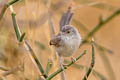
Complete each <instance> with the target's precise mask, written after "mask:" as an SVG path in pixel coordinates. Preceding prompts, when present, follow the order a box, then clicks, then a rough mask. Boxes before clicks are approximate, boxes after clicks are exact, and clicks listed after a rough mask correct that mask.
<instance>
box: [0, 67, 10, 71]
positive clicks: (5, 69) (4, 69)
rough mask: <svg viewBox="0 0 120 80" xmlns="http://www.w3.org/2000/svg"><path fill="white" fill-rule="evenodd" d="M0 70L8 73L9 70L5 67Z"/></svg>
mask: <svg viewBox="0 0 120 80" xmlns="http://www.w3.org/2000/svg"><path fill="white" fill-rule="evenodd" d="M0 70H3V71H8V70H9V69H7V68H6V67H3V66H0Z"/></svg>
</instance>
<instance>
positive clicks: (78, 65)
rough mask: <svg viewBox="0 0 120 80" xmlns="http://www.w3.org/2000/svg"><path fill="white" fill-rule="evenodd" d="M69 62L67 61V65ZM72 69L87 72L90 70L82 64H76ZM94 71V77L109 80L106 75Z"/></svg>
mask: <svg viewBox="0 0 120 80" xmlns="http://www.w3.org/2000/svg"><path fill="white" fill-rule="evenodd" d="M69 62H70V61H68V60H65V63H69ZM72 67H74V68H76V69H85V68H86V69H87V71H88V69H89V67H87V66H83V65H80V64H76V63H74V64H73V66H72ZM92 71H93V75H95V76H98V77H99V78H100V80H107V79H106V77H105V76H104V75H102V74H101V73H99V72H97V71H96V70H94V69H93V70H92Z"/></svg>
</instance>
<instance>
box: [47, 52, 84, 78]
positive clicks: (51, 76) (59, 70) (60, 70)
mask: <svg viewBox="0 0 120 80" xmlns="http://www.w3.org/2000/svg"><path fill="white" fill-rule="evenodd" d="M85 54H86V50H84V51H83V52H82V53H81V54H80V55H79V56H78V57H77V58H76V61H77V60H79V59H80V58H81V57H82V56H83V55H85ZM74 63H75V62H73V61H71V62H70V63H68V64H67V65H66V66H63V68H64V69H67V68H68V67H70V66H71V65H72V64H74ZM62 71H63V69H62V68H59V69H58V70H57V71H55V72H54V73H52V74H51V75H49V76H48V77H47V78H46V80H51V79H52V78H53V77H55V76H56V75H57V74H59V73H60V72H62Z"/></svg>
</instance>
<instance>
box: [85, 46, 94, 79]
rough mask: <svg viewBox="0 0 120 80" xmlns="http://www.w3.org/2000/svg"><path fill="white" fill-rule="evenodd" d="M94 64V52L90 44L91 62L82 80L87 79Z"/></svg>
mask: <svg viewBox="0 0 120 80" xmlns="http://www.w3.org/2000/svg"><path fill="white" fill-rule="evenodd" d="M94 64H95V53H94V46H93V45H92V60H91V64H90V67H89V69H88V71H87V73H86V74H85V76H84V78H83V80H87V79H88V77H89V75H90V73H91V71H92V69H93V67H94Z"/></svg>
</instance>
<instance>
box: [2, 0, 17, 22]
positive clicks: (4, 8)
mask: <svg viewBox="0 0 120 80" xmlns="http://www.w3.org/2000/svg"><path fill="white" fill-rule="evenodd" d="M17 1H19V0H11V1H10V2H8V3H7V4H5V5H4V6H3V8H2V10H1V12H0V20H1V19H2V17H3V15H4V13H5V11H6V9H7V8H8V7H9V6H10V5H12V4H14V3H16V2H17Z"/></svg>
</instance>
